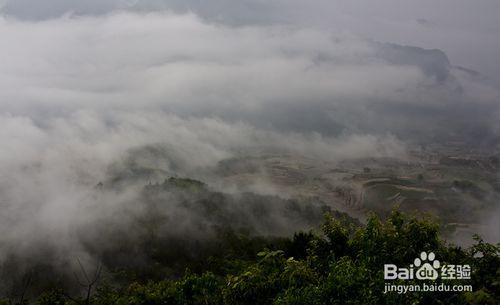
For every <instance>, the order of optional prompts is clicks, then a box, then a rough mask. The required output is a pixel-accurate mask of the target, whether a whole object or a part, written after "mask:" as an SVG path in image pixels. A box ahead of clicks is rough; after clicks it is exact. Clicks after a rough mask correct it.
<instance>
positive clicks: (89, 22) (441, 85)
mask: <svg viewBox="0 0 500 305" xmlns="http://www.w3.org/2000/svg"><path fill="white" fill-rule="evenodd" d="M52 2H53V5H47V4H46V3H45V4H41V3H38V2H37V4H36V5H37V6H36V7H38V6H40V7H39V8H34V7H31V4H32V3H31V2H30V1H19V2H15V1H7V2H5V3H4V5H3V12H6V13H5V14H4V16H3V17H0V38H1V40H0V58H1V61H0V141H1V143H2V145H1V146H0V193H1V199H0V207H1V210H2V211H1V213H0V219H1V222H0V229H1V231H2V232H3V234H2V237H0V263H4V262H5V261H6V260H7V259H8V257H9V255H12V254H13V253H14V254H19V253H30V251H33V249H36V247H37V245H39V244H44V243H46V242H47V241H57V243H54V245H53V246H54V248H55V249H56V252H57V253H58V254H57V255H58V256H61V257H64V258H65V260H64V262H65V263H68V261H70V260H71V259H70V257H75V256H80V257H87V256H91V254H89V253H87V252H88V251H87V250H85V249H86V248H85V247H83V246H82V245H81V243H80V233H81V231H80V230H82V227H83V228H87V226H89V224H93V223H95V222H96V221H99V220H102V219H105V218H106V217H108V219H110V221H111V220H112V221H111V222H112V223H114V222H116V223H119V224H120V225H123V226H124V227H126V226H128V225H129V224H130V223H132V220H130V219H129V218H128V217H130V218H132V219H133V218H134V216H136V215H141V213H142V212H144V211H143V210H142V208H141V207H137V206H134V205H133V204H131V202H133V201H134V200H138V199H137V198H139V194H140V193H141V190H142V188H143V187H144V185H145V184H146V183H147V182H148V181H147V180H148V179H143V180H142V181H130V182H129V184H128V185H127V187H126V188H123V189H121V191H119V192H118V191H116V189H114V188H110V189H106V190H104V191H102V193H101V194H100V195H98V196H97V197H95V196H96V195H95V193H96V186H97V185H98V184H99V182H104V185H105V187H107V186H108V185H107V184H106V183H107V182H108V181H112V179H113V178H116V176H117V175H118V176H119V175H123V173H124V172H127V170H128V168H127V167H129V166H130V164H131V163H130V160H131V159H132V160H133V163H134V164H136V165H137V164H138V166H139V167H143V168H149V169H151V168H154V169H156V170H157V171H158V172H159V173H160V175H159V176H160V177H162V178H165V177H168V176H184V177H193V178H199V179H201V180H210V179H216V178H214V174H213V173H212V171H213V170H214V169H215V168H216V166H217V165H218V164H219V162H220V161H223V160H227V159H229V158H233V157H239V156H246V155H252V154H254V155H259V154H262V153H275V154H289V155H296V156H303V157H308V158H312V159H315V160H318V162H332V163H335V162H340V161H344V160H350V159H357V158H368V157H370V158H373V157H390V158H395V159H400V160H407V158H408V151H409V150H410V149H418V148H419V147H420V145H421V144H425V143H433V142H440V141H446V140H460V141H464V142H465V143H467V144H468V145H470V146H472V147H486V148H488V149H493V148H494V147H497V144H498V140H499V138H498V137H499V132H500V126H499V123H498V122H499V120H498V118H499V114H500V112H499V110H500V109H499V107H498V98H499V96H500V91H499V89H498V87H497V86H496V85H495V80H492V79H491V78H489V77H487V76H484V75H483V74H481V73H479V72H475V71H472V70H470V69H467V68H463V67H457V66H459V65H460V66H461V65H464V64H463V63H461V62H459V63H457V64H455V63H454V62H453V60H451V59H450V58H449V57H448V56H447V53H446V52H444V51H442V50H439V49H436V47H437V46H438V44H437V46H434V47H431V48H422V46H423V47H428V46H427V45H426V44H417V46H411V45H407V44H406V42H404V44H397V43H394V42H398V41H397V39H395V41H391V40H386V38H387V37H395V36H397V35H399V34H394V35H395V36H390V35H388V36H378V38H376V37H375V36H372V37H369V38H368V37H367V35H366V34H367V33H368V32H364V33H362V32H363V31H360V32H358V33H356V31H345V30H342V29H341V28H340V27H339V28H334V27H332V26H326V25H325V24H324V23H322V22H320V21H321V20H322V19H321V18H325V17H324V16H323V17H321V18H320V20H319V21H318V23H314V22H312V19H311V17H310V16H298V17H297V16H295V15H294V14H292V13H291V11H292V8H293V7H294V5H295V6H296V7H295V8H296V9H298V8H301V7H303V5H300V4H298V3H296V2H293V3H294V4H293V5H290V6H289V7H287V8H286V9H285V11H286V13H285V14H284V16H285V17H286V18H285V19H284V20H280V19H278V20H275V19H276V18H277V17H276V16H277V13H276V12H273V11H272V10H271V12H270V13H269V14H270V15H269V16H267V15H266V14H262V15H260V14H253V15H246V17H247V18H245V17H244V16H242V15H240V13H241V9H239V8H238V7H234V6H232V5H228V10H222V11H221V12H220V15H218V14H216V13H215V12H210V11H209V10H208V8H206V7H204V6H199V7H198V6H186V4H181V3H176V2H173V1H172V2H171V3H170V4H169V5H166V6H165V5H163V4H162V3H160V2H155V3H154V2H153V1H151V2H150V3H140V2H137V1H136V2H129V1H125V2H123V1H92V2H85V3H84V2H79V1H73V2H71V3H73V4H74V6H71V7H68V6H67V5H68V3H70V2H65V1H52ZM220 2H221V3H222V2H224V1H220ZM225 3H226V2H224V3H222V4H221V5H223V4H225ZM243 3H246V2H243ZM273 3H274V5H275V6H277V5H278V4H277V2H273ZM141 5H142V6H141ZM242 5H243V4H242ZM324 5H326V4H324ZM268 6H269V4H264V3H261V2H256V3H253V4H252V7H254V8H255V10H257V11H259V12H260V11H261V10H262V8H267V7H268ZM344 6H345V7H348V6H349V5H347V4H345V3H344ZM158 7H160V8H161V10H157V8H158ZM244 7H247V5H246V4H245V5H244ZM318 7H321V6H318ZM153 8H154V9H153ZM229 8H234V10H231V9H229ZM116 9H120V10H119V11H116ZM164 9H167V10H164ZM207 10H208V11H207ZM71 11H73V13H71ZM306 12H307V10H306ZM313 13H314V12H310V14H311V15H312V14H313ZM255 16H261V17H262V19H261V20H255V19H252V18H255ZM293 16H295V17H293ZM287 18H292V19H291V20H294V21H296V22H289V20H287ZM422 18H427V16H423V17H422ZM236 20H238V21H242V22H235V21H236ZM425 20H427V19H425ZM425 20H424V19H421V20H420V21H419V22H417V25H415V26H422V27H433V26H434V25H433V24H434V21H425ZM431 20H432V19H431ZM488 20H489V19H488ZM356 22H357V21H355V22H354V24H355V23H356ZM435 22H436V23H439V22H441V21H435ZM486 27H487V26H486ZM432 41H433V40H432V39H431V40H427V42H432ZM495 43H496V42H495ZM445 45H446V46H450V45H452V44H451V43H450V44H445ZM495 56H496V55H495ZM455 57H457V58H460V55H459V54H458V55H456V56H455ZM478 57H481V55H478ZM490 58H493V57H490ZM470 62H471V63H472V64H471V65H472V66H473V68H476V67H482V66H484V64H483V63H481V62H475V61H474V60H471V61H470ZM466 65H467V63H465V66H466ZM490 74H491V73H490ZM493 77H494V76H493ZM478 135H479V136H478ZM151 147H153V148H155V150H154V153H152V156H151V154H150V153H146V154H142V153H141V152H142V151H144V150H146V151H147V150H148V149H149V148H151ZM148 178H149V182H151V179H152V180H153V182H161V180H155V179H154V178H151V176H148ZM218 187H221V186H220V184H218ZM170 200H171V202H177V201H176V199H175V198H174V199H170ZM174 210H175V208H173V207H171V210H170V211H168V213H167V214H168V215H170V216H172V215H177V214H176V213H175V211H177V210H175V211H174ZM123 211H126V212H123ZM183 213H184V212H182V213H180V215H182V216H181V217H179V218H178V219H189V217H190V215H187V214H183ZM273 213H274V214H272V215H270V217H272V218H273V219H275V220H277V219H280V220H279V221H278V220H277V222H280V221H282V222H286V221H287V220H282V219H281V218H279V215H280V213H281V211H274V212H273ZM130 215H132V216H130ZM195 219H197V218H195ZM188 222H189V221H188ZM176 224H177V225H179V224H180V223H176ZM173 227H175V225H174V226H173ZM180 227H181V228H184V229H185V231H184V232H183V233H182V234H186V232H187V231H189V229H190V228H194V226H189V225H187V226H180ZM283 227H286V228H289V227H290V225H287V226H285V225H283ZM283 230H284V229H283V228H281V227H279V228H274V227H272V226H271V227H266V230H264V231H262V232H260V233H266V234H283ZM93 234H96V233H93ZM179 234H181V233H179ZM193 234H194V233H193ZM91 235H92V234H91ZM132 235H133V234H132ZM92 236H94V235H92ZM131 239H132V237H131ZM49 244H50V245H52V243H49Z"/></svg>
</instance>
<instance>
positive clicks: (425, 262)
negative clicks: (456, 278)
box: [413, 252, 440, 280]
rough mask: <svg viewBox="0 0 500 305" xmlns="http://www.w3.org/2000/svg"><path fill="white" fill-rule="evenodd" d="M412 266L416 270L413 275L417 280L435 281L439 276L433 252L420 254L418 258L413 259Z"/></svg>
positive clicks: (437, 262) (437, 264) (437, 263)
mask: <svg viewBox="0 0 500 305" xmlns="http://www.w3.org/2000/svg"><path fill="white" fill-rule="evenodd" d="M413 265H414V266H415V267H416V268H418V269H417V271H416V272H415V274H416V277H417V279H419V280H435V279H437V278H438V276H439V272H438V270H439V266H440V264H439V261H438V260H437V259H436V255H435V254H434V252H429V253H428V254H427V253H426V252H422V253H420V257H417V258H416V259H415V261H414V262H413Z"/></svg>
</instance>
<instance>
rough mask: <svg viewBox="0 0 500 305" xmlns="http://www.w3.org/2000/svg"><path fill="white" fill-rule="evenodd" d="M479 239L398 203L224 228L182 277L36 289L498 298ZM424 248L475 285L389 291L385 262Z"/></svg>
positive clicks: (163, 299)
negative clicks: (360, 221) (381, 212)
mask: <svg viewBox="0 0 500 305" xmlns="http://www.w3.org/2000/svg"><path fill="white" fill-rule="evenodd" d="M476 241H477V242H476V244H475V245H474V246H472V247H471V248H469V249H462V248H460V247H456V246H453V245H448V244H446V243H445V242H443V241H442V240H441V239H440V238H439V226H438V225H437V224H436V222H434V221H432V220H430V219H427V218H422V217H419V218H417V217H413V216H408V215H406V214H403V213H401V212H399V211H393V212H392V214H391V215H390V216H389V217H388V218H387V219H386V220H385V221H382V220H380V219H379V218H378V217H376V216H371V217H370V219H369V220H368V222H367V224H366V225H364V226H359V225H356V224H354V223H353V222H352V221H350V220H349V219H347V218H345V217H339V218H337V219H336V218H334V217H332V216H331V214H327V215H326V217H325V221H324V223H323V225H322V226H321V230H319V231H317V232H300V233H296V234H295V235H294V236H293V237H292V238H263V237H249V236H246V235H244V234H239V233H235V232H231V233H228V234H225V235H224V234H222V235H221V236H220V240H219V243H218V247H222V249H223V250H222V251H220V252H218V253H215V254H214V255H213V256H211V257H209V258H207V259H206V261H204V263H203V264H202V265H201V266H202V267H200V265H196V266H195V269H196V271H190V270H191V268H189V266H188V268H187V269H186V271H185V272H184V274H183V275H181V276H180V277H178V278H170V279H167V278H166V279H163V280H149V279H132V278H131V279H130V282H128V283H125V284H117V283H113V282H112V281H109V280H108V279H107V278H104V277H103V278H102V279H101V280H100V281H99V282H98V287H97V288H96V289H94V290H93V291H92V292H91V293H90V294H88V295H87V293H86V292H87V291H85V292H83V291H82V294H81V295H82V297H70V296H69V295H68V294H67V293H65V292H64V291H63V290H62V289H60V288H57V287H56V288H53V289H50V290H47V291H45V292H44V293H43V294H41V295H39V296H37V297H34V298H33V302H34V303H35V304H38V305H49V304H50V305H53V304H60V305H63V304H65V305H70V304H71V305H76V304H102V305H108V304H109V305H111V304H133V305H146V304H147V305H156V304H158V305H159V304H204V305H206V304H252V305H254V304H276V305H278V304H279V305H291V304H297V305H298V304H306V305H307V304H311V305H312V304H498V303H497V302H498V301H499V296H500V294H499V293H500V291H499V277H498V275H499V268H500V258H499V256H498V254H499V250H500V248H499V245H492V244H488V243H485V242H484V241H482V240H481V239H480V238H479V237H477V238H476ZM421 251H432V252H434V253H435V254H436V257H437V258H438V259H439V260H440V261H441V263H450V264H451V263H452V264H469V265H470V266H471V268H472V275H471V279H470V280H460V281H458V282H457V281H456V280H455V281H452V280H440V279H438V280H437V281H438V282H439V281H442V282H444V283H446V284H450V285H451V284H464V285H472V286H473V289H474V290H473V292H427V293H426V292H419V293H406V294H398V293H397V292H389V293H386V294H384V279H383V265H384V264H386V263H392V264H396V265H398V266H408V265H409V264H410V263H412V262H413V260H414V259H415V258H416V257H418V255H419V254H420V252H421ZM192 263H193V262H192ZM194 265H195V264H194V263H193V266H194ZM103 272H104V271H103ZM108 272H111V271H108ZM84 273H85V271H84ZM400 283H401V282H400ZM411 283H418V281H416V280H408V281H405V283H404V284H411ZM23 302H25V303H28V302H27V301H23ZM14 303H15V302H12V303H9V302H8V301H4V303H0V304H14Z"/></svg>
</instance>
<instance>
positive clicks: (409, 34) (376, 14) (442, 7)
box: [0, 0, 500, 83]
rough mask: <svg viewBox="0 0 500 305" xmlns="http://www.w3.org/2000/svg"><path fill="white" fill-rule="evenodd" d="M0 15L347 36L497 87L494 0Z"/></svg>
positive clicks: (131, 0) (35, 5)
mask: <svg viewBox="0 0 500 305" xmlns="http://www.w3.org/2000/svg"><path fill="white" fill-rule="evenodd" d="M2 1H3V9H2V13H3V14H4V15H6V16H10V17H14V18H21V19H25V20H43V19H49V18H55V17H59V16H61V15H64V14H66V13H73V14H78V15H86V14H93V15H96V14H97V15H98V14H106V13H109V12H112V11H115V10H124V9H128V10H142V11H158V10H174V11H177V12H186V11H192V12H194V13H196V14H198V15H199V16H201V17H203V18H205V19H207V20H210V21H216V22H221V23H225V24H231V25H244V24H269V23H274V24H276V23H287V24H293V25H297V26H314V27H322V28H327V29H335V30H337V31H339V30H342V31H347V32H352V33H355V34H358V35H363V36H364V37H366V38H371V39H374V40H377V41H381V42H394V43H399V44H405V45H415V46H420V47H424V48H438V49H441V50H443V51H444V52H446V54H447V55H448V56H449V58H450V59H451V61H452V63H453V64H455V65H460V66H464V67H466V68H469V69H473V70H477V71H480V72H481V73H483V74H485V75H488V76H490V77H492V78H494V79H495V80H496V82H497V83H498V82H499V80H500V39H499V38H498V33H500V18H498V14H499V12H500V1H497V0H475V1H470V0H418V1H417V0H378V1H360V0H308V1H299V0H268V1H263V0H212V1H200V0H44V1H40V0H0V3H2Z"/></svg>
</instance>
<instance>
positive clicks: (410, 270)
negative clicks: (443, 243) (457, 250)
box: [384, 251, 471, 280]
mask: <svg viewBox="0 0 500 305" xmlns="http://www.w3.org/2000/svg"><path fill="white" fill-rule="evenodd" d="M470 275H471V268H470V266H469V265H450V264H447V265H442V264H441V263H440V262H439V260H437V259H436V255H435V254H434V252H425V251H424V252H422V253H420V256H419V257H417V258H415V260H414V261H413V264H410V266H409V267H407V268H401V267H398V266H396V265H394V264H385V265H384V279H385V280H397V279H398V280H413V279H418V280H436V279H438V278H441V279H445V280H449V279H470Z"/></svg>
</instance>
